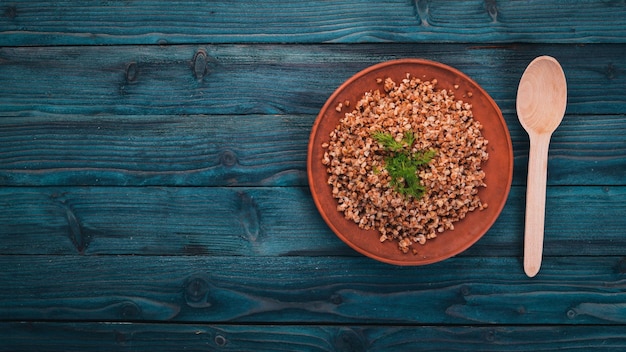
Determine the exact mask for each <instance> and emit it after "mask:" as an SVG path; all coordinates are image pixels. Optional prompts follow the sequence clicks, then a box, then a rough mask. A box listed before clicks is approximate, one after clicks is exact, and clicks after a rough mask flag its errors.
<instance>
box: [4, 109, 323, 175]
mask: <svg viewBox="0 0 626 352" xmlns="http://www.w3.org/2000/svg"><path fill="white" fill-rule="evenodd" d="M314 119H315V116H311V115H300V116H293V115H280V116H270V115H240V116H231V115H213V116H207V115H193V116H144V115H140V116H98V117H91V116H89V117H85V116H72V115H54V116H39V117H29V118H22V117H5V118H0V185H12V186H28V185H37V186H45V185H100V186H102V185H119V186H126V185H129V186H130V185H139V186H145V185H157V186H242V185H255V186H264V185H270V186H285V185H306V184H307V180H306V155H307V143H308V139H309V134H310V133H311V125H312V124H313V120H314Z"/></svg>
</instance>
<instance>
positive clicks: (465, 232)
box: [307, 59, 513, 265]
mask: <svg viewBox="0 0 626 352" xmlns="http://www.w3.org/2000/svg"><path fill="white" fill-rule="evenodd" d="M407 73H410V74H411V76H413V77H417V78H421V79H425V80H432V79H437V81H438V84H437V89H448V90H452V91H455V93H456V94H455V95H456V98H457V99H462V100H463V101H465V102H469V103H471V104H472V110H473V113H474V118H475V119H476V120H478V121H480V122H481V123H482V124H483V126H484V127H483V131H482V133H483V136H484V137H485V138H486V139H487V140H488V141H489V144H488V153H489V160H487V161H486V162H485V163H484V164H483V170H484V171H485V183H486V184H487V187H484V188H481V189H480V190H479V196H480V198H481V200H482V201H483V202H484V203H487V204H488V205H489V207H488V208H487V209H484V210H482V211H480V210H476V211H473V212H470V213H469V214H467V216H466V217H465V218H464V219H463V220H461V221H458V222H456V223H455V224H454V230H447V231H445V232H444V233H442V234H440V235H439V236H438V237H437V238H435V239H433V240H430V241H428V242H427V243H426V244H425V245H424V247H423V248H421V250H420V251H419V253H418V254H417V255H414V254H412V253H408V254H405V253H402V252H401V251H400V250H399V249H398V244H397V242H395V241H385V242H383V243H381V242H380V241H379V235H378V232H377V231H375V230H362V229H360V228H359V227H358V226H357V224H355V223H354V222H352V221H350V220H347V219H345V218H344V216H343V213H342V212H339V211H337V201H336V200H335V199H334V198H333V197H332V195H331V187H330V186H329V185H328V184H327V180H328V175H327V173H326V167H325V166H324V165H323V164H322V157H323V155H324V149H323V148H322V143H324V142H328V140H329V139H330V137H329V134H330V132H331V131H332V130H333V129H334V128H335V127H336V125H337V124H338V122H339V120H340V119H341V118H342V117H343V116H344V114H345V112H346V111H348V110H349V109H344V110H343V111H342V112H337V111H336V109H335V108H336V106H337V105H338V104H339V103H340V102H344V101H346V100H349V101H351V102H355V101H357V100H359V99H360V98H361V97H362V96H363V94H364V93H365V92H366V91H370V90H375V89H380V88H381V86H380V84H377V83H376V78H383V79H384V78H387V77H391V78H392V79H394V80H395V81H396V82H399V81H400V80H402V79H403V78H405V77H406V74H407ZM455 85H458V89H455V88H454V86H455ZM464 92H472V96H471V97H468V96H467V97H462V95H463V93H464ZM307 173H308V179H309V186H310V188H311V193H312V195H313V200H314V201H315V205H316V206H317V208H318V210H319V212H320V214H321V215H322V218H323V219H324V220H325V221H326V223H327V224H328V226H329V227H330V228H331V229H332V230H333V232H334V233H335V234H336V235H337V236H338V237H339V238H340V239H341V240H343V241H344V242H345V243H346V244H348V245H349V246H350V247H352V248H353V249H354V250H356V251H358V252H359V253H361V254H364V255H366V256H368V257H370V258H373V259H376V260H379V261H381V262H385V263H390V264H396V265H424V264H430V263H434V262H438V261H441V260H444V259H447V258H450V257H452V256H454V255H457V254H459V253H461V252H462V251H464V250H466V249H467V248H469V247H470V246H471V245H473V244H474V243H475V242H476V241H478V240H479V239H480V238H481V237H482V236H483V235H484V234H485V233H486V232H487V230H489V228H490V227H491V226H492V225H493V223H494V222H495V220H496V219H497V217H498V216H499V215H500V212H501V211H502V208H503V207H504V204H505V202H506V199H507V197H508V194H509V190H510V188H511V180H512V178H513V148H512V146H511V137H510V135H509V130H508V129H507V126H506V123H505V121H504V118H503V117H502V113H501V112H500V109H499V108H498V106H497V105H496V103H495V102H494V101H493V99H492V98H491V97H490V96H489V95H488V94H487V92H485V91H484V90H483V89H482V88H481V87H480V86H479V85H478V84H477V83H476V82H474V81H473V80H472V79H471V78H469V77H468V76H466V75H465V74H463V73H462V72H460V71H458V70H456V69H454V68H452V67H449V66H447V65H444V64H441V63H437V62H433V61H427V60H421V59H401V60H394V61H388V62H383V63H380V64H377V65H374V66H371V67H369V68H367V69H365V70H363V71H361V72H359V73H357V74H356V75H354V76H353V77H351V78H350V79H348V80H347V81H346V82H345V83H343V84H342V85H341V86H340V87H339V88H338V89H337V90H336V91H335V92H334V93H333V94H332V95H331V96H330V98H329V99H328V101H327V102H326V104H324V107H322V109H321V111H320V113H319V115H318V116H317V119H316V121H315V124H314V125H313V129H312V131H311V137H310V140H309V149H308V157H307Z"/></svg>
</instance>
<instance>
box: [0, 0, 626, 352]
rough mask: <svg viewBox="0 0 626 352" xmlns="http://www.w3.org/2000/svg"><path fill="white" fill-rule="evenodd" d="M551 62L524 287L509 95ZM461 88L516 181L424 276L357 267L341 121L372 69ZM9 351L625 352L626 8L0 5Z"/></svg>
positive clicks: (396, 1) (521, 151) (361, 3)
mask: <svg viewBox="0 0 626 352" xmlns="http://www.w3.org/2000/svg"><path fill="white" fill-rule="evenodd" d="M540 55H551V56H554V57H555V58H557V59H558V60H559V61H560V62H561V64H562V66H563V69H564V71H565V75H566V77H567V80H568V87H569V90H568V94H569V101H568V106H567V113H566V116H565V118H564V120H563V123H562V125H561V126H560V127H559V129H558V130H557V131H556V132H555V134H554V135H553V139H552V144H551V149H550V160H549V176H548V183H549V184H548V190H547V217H546V228H545V250H544V254H545V257H544V261H543V266H542V269H541V271H540V273H539V274H538V275H537V277H535V278H532V279H531V278H528V277H526V275H525V274H524V271H523V268H522V255H523V253H522V243H523V228H524V224H523V221H524V198H525V191H526V187H525V185H526V163H527V153H528V137H527V135H526V134H525V132H524V131H523V130H522V128H521V126H520V125H519V122H518V120H517V116H516V113H515V96H516V90H517V84H518V81H519V78H520V77H521V75H522V72H523V70H524V68H525V67H526V65H527V64H528V63H529V62H530V61H531V60H532V59H533V58H535V57H536V56H540ZM409 57H411V58H424V59H430V60H435V61H440V62H443V63H445V64H448V65H451V66H453V67H456V68H458V69H460V70H462V71H463V72H465V73H466V74H468V75H469V76H470V77H472V78H473V79H474V80H475V81H477V82H478V83H479V84H481V85H482V86H483V87H484V88H485V90H486V91H487V92H488V93H489V94H490V95H491V96H492V97H493V98H494V99H495V101H496V102H497V103H498V105H499V106H500V108H501V110H502V111H503V114H504V117H505V120H506V123H507V125H508V128H509V130H510V132H511V136H512V141H513V148H514V156H515V161H514V164H515V165H514V177H513V187H512V189H511V192H510V195H509V198H508V200H507V203H506V206H505V208H504V210H503V212H502V214H501V216H500V217H499V218H498V220H497V222H496V223H495V225H494V226H493V227H492V229H491V230H490V231H489V232H488V233H487V234H486V235H485V236H484V237H483V238H482V239H481V240H480V241H479V242H478V243H476V244H475V245H474V246H473V247H471V248H470V249H469V250H467V251H466V252H464V253H462V254H460V255H458V256H456V257H454V258H450V259H448V260H445V261H443V262H440V263H437V264H432V265H428V266H423V267H397V266H392V265H387V264H383V263H379V262H376V261H374V260H371V259H368V258H366V257H363V256H362V255H359V254H357V253H356V252H354V251H353V250H351V249H350V248H349V247H347V246H346V245H345V244H344V243H343V242H341V241H340V240H339V239H338V238H337V237H336V236H335V235H334V234H333V233H332V232H331V231H330V230H329V228H328V227H327V226H326V224H325V223H324V222H323V221H322V219H321V217H320V216H319V213H318V212H317V209H316V208H315V206H314V203H313V201H312V198H311V194H310V192H309V188H308V185H307V179H306V165H305V163H306V157H307V143H308V138H309V133H310V131H311V127H312V124H313V122H314V120H315V117H316V115H317V113H318V111H319V109H320V108H321V106H322V105H323V104H324V102H325V100H326V98H327V97H328V96H329V95H330V94H331V93H332V92H333V91H334V90H335V89H336V88H337V87H338V86H339V85H340V84H341V83H342V82H343V81H344V80H346V79H347V78H348V77H350V76H352V75H353V74H354V73H356V72H358V71H360V70H361V69H363V68H366V67H368V66H370V65H373V64H375V63H378V62H381V61H386V60H390V59H398V58H409ZM0 288H1V289H0V351H100V350H101V351H127V350H128V351H178V350H186V351H194V350H197V351H207V350H208V351H250V350H254V351H277V350H280V351H418V350H422V351H450V350H456V351H462V350H480V351H509V350H510V351H552V350H557V349H560V350H576V351H579V350H580V351H582V350H584V351H604V350H606V351H617V350H624V349H626V3H625V2H624V1H623V0H614V1H613V0H589V1H560V0H547V1H495V0H485V1H478V0H466V1H437V2H435V1H422V0H416V1H407V0H386V1H374V0H351V1H345V0H332V1H302V2H299V1H288V0H264V1H247V2H244V1H225V0H224V1H199V0H189V1H158V0H142V1H117V0H111V1H95V0H93V1H92V0H90V1H77V0H66V1H56V0H55V1H52V0H41V1H35V0H33V1H19V0H16V1H0Z"/></svg>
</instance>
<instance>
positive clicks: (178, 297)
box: [0, 255, 626, 325]
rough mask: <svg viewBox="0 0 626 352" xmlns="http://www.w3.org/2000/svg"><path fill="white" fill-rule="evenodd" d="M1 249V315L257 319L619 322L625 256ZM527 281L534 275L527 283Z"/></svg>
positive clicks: (625, 302)
mask: <svg viewBox="0 0 626 352" xmlns="http://www.w3.org/2000/svg"><path fill="white" fill-rule="evenodd" d="M521 266H522V264H521V258H502V257H498V258H486V257H481V258H452V259H449V260H446V261H443V262H440V263H437V264H433V265H430V266H427V267H395V266H391V265H387V264H382V263H379V262H375V261H372V260H370V259H367V258H328V257H277V258H271V257H259V258H255V257H250V256H248V257H237V256H230V257H184V256H166V257H154V256H57V257H55V258H54V260H52V258H51V257H49V256H15V255H12V256H0V267H3V268H4V270H3V271H2V272H0V282H3V284H4V285H3V290H2V291H0V320H4V321H6V320H11V321H22V320H25V321H26V320H28V321H44V320H47V321H82V320H88V321H100V322H104V321H110V322H115V321H133V322H139V321H176V322H205V323H219V322H257V323H263V324H270V325H271V324H274V323H298V322H307V323H309V324H329V323H344V324H382V323H385V324H451V325H466V324H528V325H550V324H564V325H577V324H600V325H609V324H618V325H623V324H625V323H626V315H625V314H624V309H626V308H625V307H626V295H624V294H622V293H623V292H624V289H626V287H625V286H624V273H625V267H626V265H625V262H624V258H623V257H580V256H579V257H561V258H556V257H554V258H549V260H545V261H544V264H543V268H542V271H541V272H540V273H539V274H538V275H537V276H536V277H535V278H534V279H529V278H527V277H526V276H525V274H524V273H523V271H522V270H521ZM529 280H532V284H531V281H529Z"/></svg>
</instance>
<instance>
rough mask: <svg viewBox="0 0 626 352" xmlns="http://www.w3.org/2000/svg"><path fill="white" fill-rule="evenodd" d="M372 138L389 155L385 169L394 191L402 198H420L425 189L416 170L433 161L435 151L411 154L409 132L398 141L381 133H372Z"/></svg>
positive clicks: (413, 140) (412, 139)
mask: <svg viewBox="0 0 626 352" xmlns="http://www.w3.org/2000/svg"><path fill="white" fill-rule="evenodd" d="M372 138H374V140H376V141H377V142H378V143H380V144H381V145H382V146H383V148H385V150H386V151H387V152H388V153H389V154H388V155H387V156H386V157H385V169H387V172H389V176H391V185H392V186H393V188H394V190H395V191H396V192H398V193H400V194H402V195H404V196H413V197H415V198H417V199H419V198H421V197H422V196H423V195H424V193H426V187H424V186H423V185H422V183H421V180H420V178H419V176H418V175H417V170H418V168H420V167H422V166H424V165H426V164H428V163H429V162H430V161H431V160H432V159H433V157H434V156H435V154H436V152H435V150H427V151H418V152H412V151H411V149H412V147H413V143H414V142H415V135H414V134H413V132H411V131H407V132H405V133H404V135H403V137H402V140H400V141H397V140H396V139H395V138H394V137H393V136H392V135H391V133H387V132H381V131H376V132H374V133H372Z"/></svg>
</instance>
